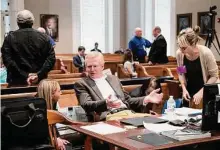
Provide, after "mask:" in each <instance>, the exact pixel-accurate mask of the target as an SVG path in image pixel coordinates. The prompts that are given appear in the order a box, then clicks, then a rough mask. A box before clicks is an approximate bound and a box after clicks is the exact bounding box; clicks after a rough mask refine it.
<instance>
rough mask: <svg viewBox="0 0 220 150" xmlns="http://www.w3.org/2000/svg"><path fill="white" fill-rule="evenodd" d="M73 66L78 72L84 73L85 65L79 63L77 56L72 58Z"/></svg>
mask: <svg viewBox="0 0 220 150" xmlns="http://www.w3.org/2000/svg"><path fill="white" fill-rule="evenodd" d="M84 59H85V58H84ZM73 64H74V65H75V66H76V67H77V68H79V72H83V71H84V67H83V66H85V65H83V64H82V61H81V59H80V57H79V55H76V56H75V57H73Z"/></svg>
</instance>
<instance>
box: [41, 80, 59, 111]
mask: <svg viewBox="0 0 220 150" xmlns="http://www.w3.org/2000/svg"><path fill="white" fill-rule="evenodd" d="M59 86H60V85H59V83H58V82H57V81H55V80H51V79H44V80H42V81H41V82H40V83H39V85H38V88H37V94H38V97H40V98H44V99H45V100H46V102H47V109H53V104H54V102H53V99H52V98H53V93H54V92H55V91H56V89H57V88H58V87H59Z"/></svg>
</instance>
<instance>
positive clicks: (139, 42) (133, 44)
mask: <svg viewBox="0 0 220 150" xmlns="http://www.w3.org/2000/svg"><path fill="white" fill-rule="evenodd" d="M128 47H129V49H131V50H132V53H133V59H134V61H139V62H140V63H144V62H145V57H146V56H147V52H146V51H145V49H146V48H149V47H151V42H150V41H148V40H147V39H145V38H143V37H142V29H141V28H135V36H134V37H133V38H132V39H131V40H130V42H129V44H128Z"/></svg>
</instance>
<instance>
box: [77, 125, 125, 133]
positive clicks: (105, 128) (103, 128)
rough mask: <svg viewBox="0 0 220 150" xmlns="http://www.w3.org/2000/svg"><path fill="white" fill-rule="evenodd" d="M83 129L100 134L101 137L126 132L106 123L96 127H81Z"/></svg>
mask: <svg viewBox="0 0 220 150" xmlns="http://www.w3.org/2000/svg"><path fill="white" fill-rule="evenodd" d="M81 128H83V129H85V130H89V131H91V132H94V133H98V134H101V135H105V134H112V133H119V132H125V131H126V129H123V128H119V127H116V126H113V125H109V124H106V123H98V124H95V125H87V126H81Z"/></svg>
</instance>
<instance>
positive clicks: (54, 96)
mask: <svg viewBox="0 0 220 150" xmlns="http://www.w3.org/2000/svg"><path fill="white" fill-rule="evenodd" d="M61 94H62V93H61V90H60V85H59V83H58V82H57V81H55V80H51V79H44V80H42V81H41V82H40V83H39V85H38V88H37V96H38V97H40V98H43V99H45V100H46V103H47V109H51V110H56V105H57V102H58V100H59V98H60V95H61ZM76 124H80V123H79V122H76ZM57 135H58V133H57ZM68 143H69V141H67V140H64V139H62V138H60V137H58V138H57V145H58V147H59V148H60V149H61V150H65V149H66V148H65V145H67V144H68Z"/></svg>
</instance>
